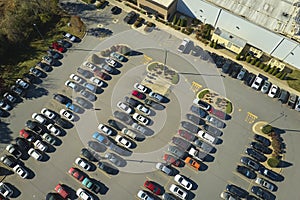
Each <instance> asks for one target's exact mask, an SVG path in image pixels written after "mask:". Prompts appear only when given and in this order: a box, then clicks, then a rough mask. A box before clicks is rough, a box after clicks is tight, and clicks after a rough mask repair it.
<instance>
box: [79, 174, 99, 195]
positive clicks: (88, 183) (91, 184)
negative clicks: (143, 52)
mask: <svg viewBox="0 0 300 200" xmlns="http://www.w3.org/2000/svg"><path fill="white" fill-rule="evenodd" d="M81 184H82V185H84V186H85V187H86V188H88V189H89V190H90V191H92V192H94V193H95V194H98V193H99V192H100V190H101V186H100V185H99V184H98V183H97V182H96V181H95V180H91V179H89V178H87V177H86V178H85V179H83V181H82V182H81Z"/></svg>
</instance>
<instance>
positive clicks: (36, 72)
mask: <svg viewBox="0 0 300 200" xmlns="http://www.w3.org/2000/svg"><path fill="white" fill-rule="evenodd" d="M29 72H30V73H31V74H33V75H34V76H36V77H39V78H40V77H42V76H43V72H42V71H41V70H39V69H37V68H35V67H31V68H30V69H29Z"/></svg>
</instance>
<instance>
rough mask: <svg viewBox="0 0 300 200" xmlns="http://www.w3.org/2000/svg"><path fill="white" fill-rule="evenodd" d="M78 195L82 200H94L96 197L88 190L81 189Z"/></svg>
mask: <svg viewBox="0 0 300 200" xmlns="http://www.w3.org/2000/svg"><path fill="white" fill-rule="evenodd" d="M76 195H77V196H78V197H79V198H80V199H82V200H94V197H93V196H92V195H91V194H90V193H89V192H88V191H86V190H84V189H82V188H79V189H78V190H77V191H76Z"/></svg>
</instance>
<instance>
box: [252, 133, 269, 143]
mask: <svg viewBox="0 0 300 200" xmlns="http://www.w3.org/2000/svg"><path fill="white" fill-rule="evenodd" d="M254 140H256V141H258V142H260V143H262V144H263V145H265V146H270V145H271V141H270V140H269V139H268V138H265V137H264V136H262V135H258V134H255V135H254Z"/></svg>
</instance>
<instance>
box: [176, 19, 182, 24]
mask: <svg viewBox="0 0 300 200" xmlns="http://www.w3.org/2000/svg"><path fill="white" fill-rule="evenodd" d="M180 24H181V19H180V18H179V19H178V21H177V23H176V26H179V25H180Z"/></svg>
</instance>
